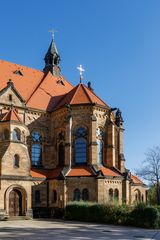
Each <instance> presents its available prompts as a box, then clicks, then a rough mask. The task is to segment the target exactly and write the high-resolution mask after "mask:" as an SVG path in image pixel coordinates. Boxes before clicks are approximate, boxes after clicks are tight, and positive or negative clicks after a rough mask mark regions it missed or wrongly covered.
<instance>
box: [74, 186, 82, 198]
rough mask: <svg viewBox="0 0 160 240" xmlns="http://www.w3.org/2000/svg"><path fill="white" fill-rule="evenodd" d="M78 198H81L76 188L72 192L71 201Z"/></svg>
mask: <svg viewBox="0 0 160 240" xmlns="http://www.w3.org/2000/svg"><path fill="white" fill-rule="evenodd" d="M80 198H81V193H80V190H79V189H78V188H76V189H75V190H74V193H73V201H80Z"/></svg>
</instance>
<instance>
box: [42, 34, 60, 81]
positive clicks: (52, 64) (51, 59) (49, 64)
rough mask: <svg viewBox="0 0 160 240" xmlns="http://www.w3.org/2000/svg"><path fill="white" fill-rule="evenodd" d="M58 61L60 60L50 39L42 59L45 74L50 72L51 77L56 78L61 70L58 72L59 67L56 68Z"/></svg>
mask: <svg viewBox="0 0 160 240" xmlns="http://www.w3.org/2000/svg"><path fill="white" fill-rule="evenodd" d="M60 60H61V59H60V56H59V54H58V51H57V48H56V45H55V42H54V38H53V37H52V41H51V44H50V46H49V48H48V51H47V53H46V55H45V58H44V61H45V68H44V69H43V71H44V72H45V73H47V72H49V71H50V72H51V73H52V74H53V75H56V76H58V75H60V72H61V70H60V67H59V66H58V65H59V63H60Z"/></svg>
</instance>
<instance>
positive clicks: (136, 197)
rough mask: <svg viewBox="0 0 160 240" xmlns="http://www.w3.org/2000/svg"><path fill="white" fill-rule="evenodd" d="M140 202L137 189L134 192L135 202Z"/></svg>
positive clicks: (139, 194)
mask: <svg viewBox="0 0 160 240" xmlns="http://www.w3.org/2000/svg"><path fill="white" fill-rule="evenodd" d="M140 201H141V193H140V191H139V189H136V190H135V202H140Z"/></svg>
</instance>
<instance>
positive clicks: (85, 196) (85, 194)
mask: <svg viewBox="0 0 160 240" xmlns="http://www.w3.org/2000/svg"><path fill="white" fill-rule="evenodd" d="M82 200H83V201H88V200H89V192H88V189H87V188H84V189H83V190H82Z"/></svg>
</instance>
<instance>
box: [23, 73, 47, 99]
mask: <svg viewBox="0 0 160 240" xmlns="http://www.w3.org/2000/svg"><path fill="white" fill-rule="evenodd" d="M49 73H50V72H48V73H47V74H44V75H43V77H42V79H41V80H40V81H39V83H38V84H37V86H36V87H35V89H34V90H33V92H32V93H31V95H30V97H29V98H28V99H27V100H26V104H27V103H28V102H29V100H30V99H31V98H32V96H33V95H34V93H35V92H36V91H37V89H38V88H39V87H40V85H41V84H42V82H43V81H44V79H45V78H46V77H47V76H48V74H49Z"/></svg>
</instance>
